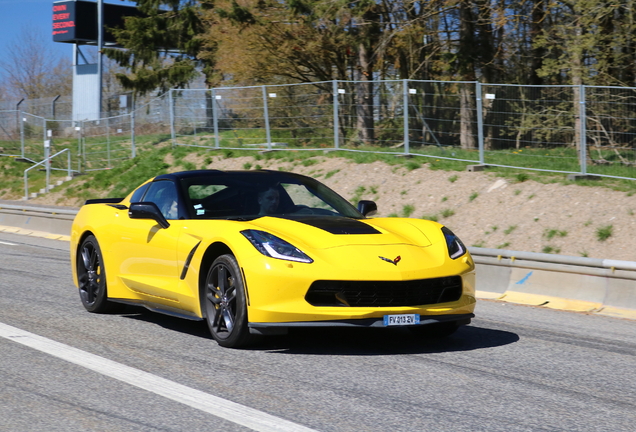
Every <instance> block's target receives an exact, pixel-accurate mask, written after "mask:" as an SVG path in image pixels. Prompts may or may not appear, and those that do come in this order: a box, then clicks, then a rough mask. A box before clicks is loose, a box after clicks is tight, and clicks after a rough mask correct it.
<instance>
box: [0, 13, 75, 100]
mask: <svg viewBox="0 0 636 432" xmlns="http://www.w3.org/2000/svg"><path fill="white" fill-rule="evenodd" d="M0 71H2V75H3V82H4V87H5V89H6V92H7V93H8V96H13V97H20V98H23V97H25V98H27V99H37V98H42V97H48V96H55V95H58V94H61V95H68V94H71V89H72V82H73V74H72V72H71V65H70V58H66V59H65V58H62V57H61V56H59V55H57V54H56V53H54V52H52V51H51V50H50V49H48V48H47V46H46V36H45V35H44V33H43V32H41V31H40V30H39V29H37V28H35V27H33V26H28V25H27V26H24V27H22V30H21V32H20V34H19V35H18V36H17V37H16V38H15V39H14V40H13V41H11V42H10V43H9V44H7V45H6V56H5V59H4V60H0Z"/></svg>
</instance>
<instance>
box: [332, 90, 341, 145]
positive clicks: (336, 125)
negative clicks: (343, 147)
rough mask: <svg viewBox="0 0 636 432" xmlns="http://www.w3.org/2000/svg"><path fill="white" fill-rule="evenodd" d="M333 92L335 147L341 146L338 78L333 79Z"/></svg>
mask: <svg viewBox="0 0 636 432" xmlns="http://www.w3.org/2000/svg"><path fill="white" fill-rule="evenodd" d="M331 87H332V92H333V147H334V148H335V149H339V148H340V133H339V130H340V119H339V117H338V116H339V115H340V114H339V106H338V102H339V99H338V94H339V93H338V80H333V81H332V86H331Z"/></svg>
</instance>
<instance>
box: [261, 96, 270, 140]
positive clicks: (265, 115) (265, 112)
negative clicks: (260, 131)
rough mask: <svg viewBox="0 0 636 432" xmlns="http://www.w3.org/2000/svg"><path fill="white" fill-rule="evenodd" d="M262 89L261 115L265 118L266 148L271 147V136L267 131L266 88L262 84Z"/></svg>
mask: <svg viewBox="0 0 636 432" xmlns="http://www.w3.org/2000/svg"><path fill="white" fill-rule="evenodd" d="M262 89H263V117H264V120H265V133H266V134H267V149H268V150H271V149H272V138H271V136H270V132H269V111H268V110H267V88H266V87H265V86H262Z"/></svg>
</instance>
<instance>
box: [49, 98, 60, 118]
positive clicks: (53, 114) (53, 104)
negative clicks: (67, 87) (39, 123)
mask: <svg viewBox="0 0 636 432" xmlns="http://www.w3.org/2000/svg"><path fill="white" fill-rule="evenodd" d="M60 97H62V95H57V96H55V97H54V98H53V101H52V102H51V116H52V117H53V120H55V102H57V100H58V99H59V98H60Z"/></svg>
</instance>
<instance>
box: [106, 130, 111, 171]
mask: <svg viewBox="0 0 636 432" xmlns="http://www.w3.org/2000/svg"><path fill="white" fill-rule="evenodd" d="M106 157H107V158H108V169H110V168H111V166H110V117H106Z"/></svg>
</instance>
